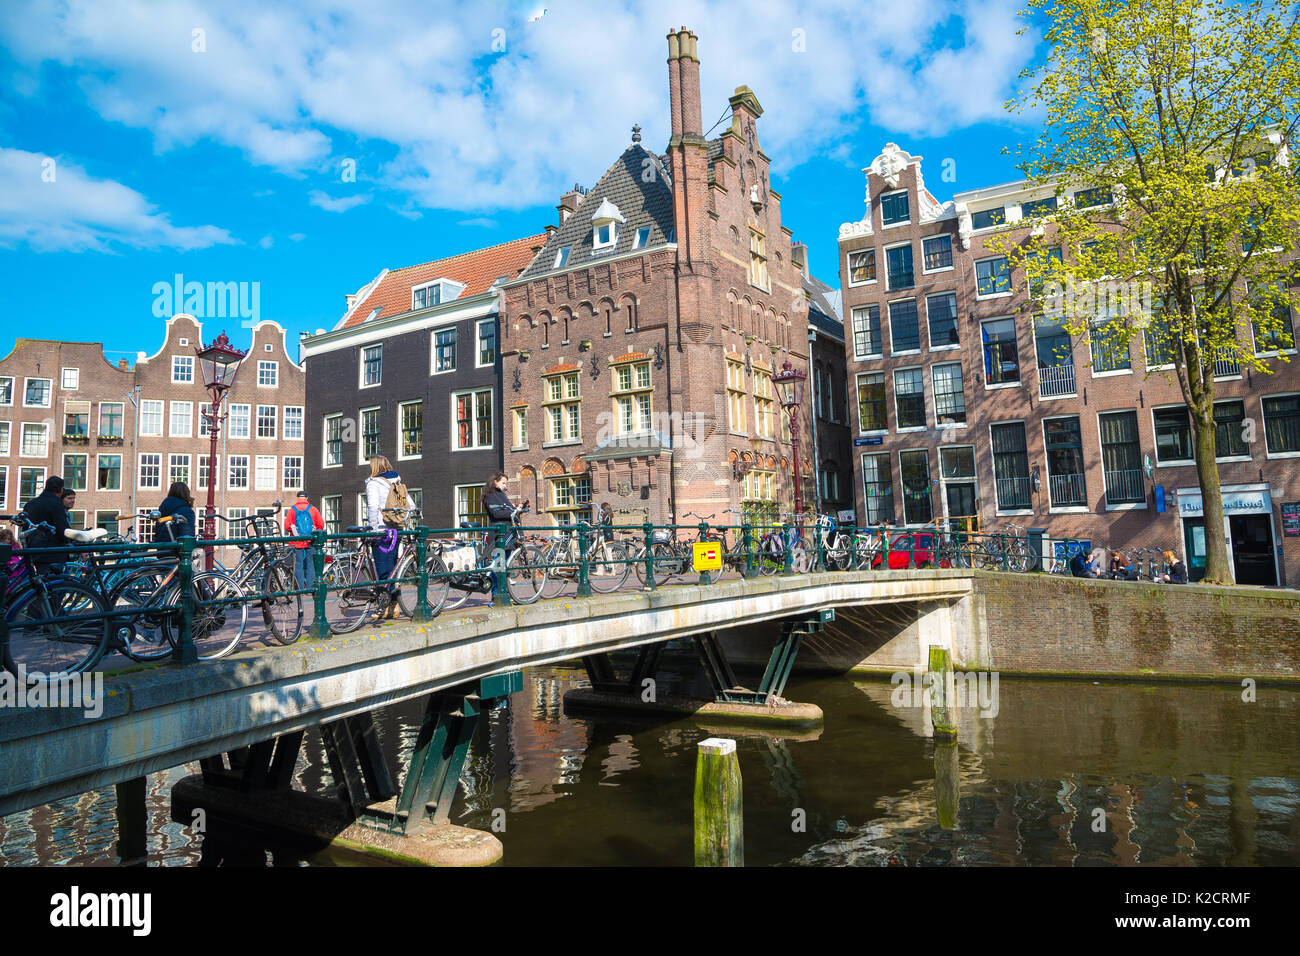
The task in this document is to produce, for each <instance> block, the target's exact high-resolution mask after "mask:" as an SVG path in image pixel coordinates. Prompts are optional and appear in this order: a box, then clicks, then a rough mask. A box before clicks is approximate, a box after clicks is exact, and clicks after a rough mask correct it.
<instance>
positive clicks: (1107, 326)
mask: <svg viewBox="0 0 1300 956" xmlns="http://www.w3.org/2000/svg"><path fill="white" fill-rule="evenodd" d="M1088 337H1089V344H1090V345H1091V347H1092V374H1093V375H1096V374H1098V373H1099V372H1120V371H1127V370H1129V369H1130V368H1131V367H1132V365H1131V364H1130V361H1129V347H1128V340H1127V339H1126V338H1125V337H1124V334H1123V333H1122V331H1121V330H1120V327H1119V322H1118V321H1117V320H1116V319H1115V318H1113V317H1112V316H1111V315H1110V314H1109V313H1107V314H1103V315H1098V316H1097V318H1095V319H1093V320H1092V324H1091V326H1090V327H1089V330H1088Z"/></svg>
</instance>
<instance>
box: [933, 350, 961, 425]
mask: <svg viewBox="0 0 1300 956" xmlns="http://www.w3.org/2000/svg"><path fill="white" fill-rule="evenodd" d="M930 375H931V378H932V379H933V381H934V420H935V422H936V423H937V424H938V425H939V426H941V427H942V426H944V425H964V424H966V393H965V390H964V389H963V388H962V377H961V362H945V363H944V364H942V365H935V366H933V367H932V368H931V369H930Z"/></svg>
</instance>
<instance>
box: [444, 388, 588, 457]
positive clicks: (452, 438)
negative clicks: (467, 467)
mask: <svg viewBox="0 0 1300 956" xmlns="http://www.w3.org/2000/svg"><path fill="white" fill-rule="evenodd" d="M479 392H487V393H488V411H489V413H490V414H491V419H490V421H491V423H492V441H491V442H489V443H488V444H486V445H479V444H477V441H478V428H477V423H478V400H477V398H476V399H475V400H474V408H473V413H474V418H473V422H474V424H475V426H476V427H475V428H474V429H473V431H474V440H475V442H476V443H475V444H472V445H466V446H464V447H458V446H457V444H456V441H457V439H458V438H459V437H460V436H459V433H458V431H457V426H458V424H459V422H458V421H457V418H456V398H457V397H458V396H461V395H477V394H478V393H479ZM450 397H451V408H450V415H451V417H450V418H449V419H448V427H447V431H448V433H449V434H448V438H449V443H450V445H451V450H452V451H453V452H458V451H484V450H488V449H491V448H492V447H493V446H494V445H495V444H496V441H497V420H496V417H497V405H496V388H495V387H493V386H490V385H489V386H486V387H484V386H479V387H478V388H458V389H456V390H455V391H453V392H451V394H450ZM573 401H575V402H577V401H581V399H573ZM579 429H581V412H579Z"/></svg>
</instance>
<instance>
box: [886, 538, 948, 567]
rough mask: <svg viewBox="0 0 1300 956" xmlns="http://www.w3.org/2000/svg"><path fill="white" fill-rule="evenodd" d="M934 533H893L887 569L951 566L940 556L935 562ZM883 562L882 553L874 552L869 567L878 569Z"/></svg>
mask: <svg viewBox="0 0 1300 956" xmlns="http://www.w3.org/2000/svg"><path fill="white" fill-rule="evenodd" d="M933 548H934V535H933V534H932V533H931V532H928V531H904V532H902V533H901V534H897V535H895V536H894V537H893V538H892V539H891V540H890V542H889V569H890V570H891V571H895V570H898V569H900V568H906V567H909V566H910V567H914V568H930V567H938V568H947V567H951V563H950V562H949V561H948V559H947V558H946V557H945V558H940V559H939V560H938V561H937V562H936V561H935V556H934V550H933ZM883 562H884V555H883V554H882V553H880V552H876V554H875V555H874V557H873V558H872V562H871V567H872V568H873V569H879V568H880V567H881V565H882V563H883Z"/></svg>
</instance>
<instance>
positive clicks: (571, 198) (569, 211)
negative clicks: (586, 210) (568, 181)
mask: <svg viewBox="0 0 1300 956" xmlns="http://www.w3.org/2000/svg"><path fill="white" fill-rule="evenodd" d="M583 198H584V197H583V195H582V191H581V190H580V189H578V184H577V183H574V184H573V188H572V189H570V190H569V191H568V192H567V193H565V194H564V195H563V196H561V197H560V204H559V205H558V206H556V207H555V208H556V209H558V210H559V211H560V225H561V226H563V225H564V224H565V223H566V222H568V219H569V217H570V216H572V215H573V214H574V213H575V212H577V211H578V207H579V206H581V205H582V200H583Z"/></svg>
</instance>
